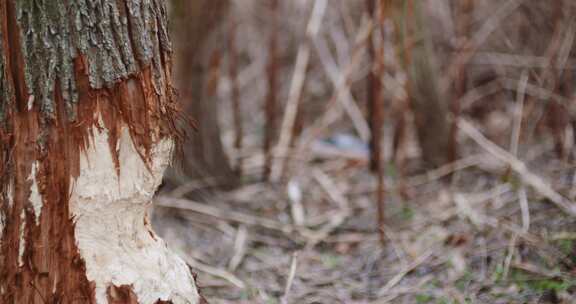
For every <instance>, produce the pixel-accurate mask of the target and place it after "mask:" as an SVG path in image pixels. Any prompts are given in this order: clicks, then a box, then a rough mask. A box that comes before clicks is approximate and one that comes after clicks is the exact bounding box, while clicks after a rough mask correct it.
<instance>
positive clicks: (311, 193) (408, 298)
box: [153, 0, 576, 304]
mask: <svg viewBox="0 0 576 304" xmlns="http://www.w3.org/2000/svg"><path fill="white" fill-rule="evenodd" d="M169 5H170V13H171V16H170V25H171V31H172V40H173V50H174V75H175V80H176V81H175V83H176V86H177V89H178V92H179V95H180V100H181V103H182V105H183V110H184V111H185V112H186V113H187V115H189V116H190V117H192V118H193V119H194V120H195V122H196V123H195V124H196V126H197V128H196V129H192V128H190V130H189V136H188V137H189V138H188V140H187V141H186V142H185V143H184V144H183V149H182V152H183V153H182V155H181V156H180V160H179V161H178V162H176V163H175V165H174V167H173V168H171V169H170V170H169V172H167V174H166V177H165V181H164V184H163V187H162V189H161V191H160V193H159V194H158V196H157V198H156V207H155V210H154V216H153V218H154V220H153V223H154V225H155V228H156V230H157V231H158V232H159V234H161V235H162V236H163V237H164V238H165V239H166V241H167V242H168V245H169V246H170V247H172V248H174V249H175V250H176V251H177V252H179V253H180V254H181V255H182V256H183V257H184V258H185V259H186V261H187V262H188V264H189V265H190V266H191V267H192V268H193V269H194V271H195V272H197V273H198V277H199V284H200V286H201V287H202V290H203V294H204V296H205V297H206V298H207V299H209V301H210V303H443V304H444V303H576V203H574V199H575V198H576V174H575V173H576V171H575V168H576V167H575V162H574V156H575V154H574V139H575V134H574V118H575V116H574V115H575V114H576V104H575V102H574V93H575V92H574V87H575V86H574V81H575V79H574V76H575V74H574V69H575V67H576V61H575V59H574V58H575V55H576V54H575V52H574V38H575V33H576V19H575V17H574V16H576V2H573V1H570V0H555V1H541V0H483V1H474V0H366V1H362V0H284V1H281V0H242V1H230V0H195V1H190V0H171V1H169Z"/></svg>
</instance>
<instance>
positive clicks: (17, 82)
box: [0, 0, 199, 304]
mask: <svg viewBox="0 0 576 304" xmlns="http://www.w3.org/2000/svg"><path fill="white" fill-rule="evenodd" d="M170 53H171V50H170V44H169V40H168V36H167V32H166V8H165V4H164V1H162V0H101V1H88V0H76V1H70V0H2V1H0V303H98V304H101V303H151V304H152V303H175V304H180V303H182V304H183V303H197V302H198V297H199V296H198V293H197V290H196V286H195V283H194V279H193V278H192V276H191V274H190V273H189V271H188V269H187V266H186V264H185V263H184V262H183V261H182V260H181V259H179V258H178V257H177V256H175V255H173V254H171V253H170V252H169V251H168V250H167V248H166V246H165V244H164V243H163V241H162V240H160V239H159V238H157V237H156V236H155V235H154V234H153V233H152V232H151V231H150V228H149V227H147V225H146V220H145V217H146V210H147V207H148V205H149V202H150V200H151V197H152V195H153V193H154V191H155V189H156V187H157V186H158V184H159V183H160V180H161V176H162V172H163V171H164V169H165V167H166V165H167V163H168V162H169V159H170V155H171V151H172V150H173V147H174V143H175V142H177V141H178V139H179V138H180V135H179V132H178V130H177V129H176V127H175V120H176V119H177V115H178V114H177V113H178V109H177V106H176V104H175V102H174V100H173V92H172V85H171V80H170V73H171V70H170V69H171V63H170ZM123 295H128V298H127V299H128V300H126V299H124V298H123Z"/></svg>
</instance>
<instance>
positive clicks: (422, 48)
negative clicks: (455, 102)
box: [398, 0, 450, 167]
mask: <svg viewBox="0 0 576 304" xmlns="http://www.w3.org/2000/svg"><path fill="white" fill-rule="evenodd" d="M398 3H400V5H406V6H408V7H402V8H401V9H402V10H404V11H405V12H407V13H406V15H404V16H403V19H404V20H403V23H404V24H403V25H401V26H400V27H399V29H405V31H406V32H405V33H403V35H402V37H401V39H402V44H403V45H404V48H405V49H406V50H408V51H407V52H406V53H408V54H407V55H404V65H405V68H406V72H407V77H408V88H409V89H408V91H409V95H410V102H411V106H412V109H413V112H414V121H415V124H416V133H417V136H418V141H419V144H420V149H421V151H422V159H423V160H424V162H425V164H426V165H427V166H432V167H439V166H442V165H444V164H446V163H447V162H449V153H450V149H449V148H450V124H449V121H448V103H447V96H445V95H446V92H443V91H442V90H441V88H440V83H439V75H440V70H439V69H438V66H437V65H436V62H435V60H436V59H437V58H436V54H435V52H434V48H433V45H432V37H431V35H430V33H429V32H428V24H427V23H426V19H425V16H424V11H423V8H422V5H424V3H423V2H422V1H418V0H411V1H407V2H398ZM412 39H413V40H412Z"/></svg>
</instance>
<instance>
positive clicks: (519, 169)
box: [458, 119, 576, 216]
mask: <svg viewBox="0 0 576 304" xmlns="http://www.w3.org/2000/svg"><path fill="white" fill-rule="evenodd" d="M458 127H459V128H460V129H461V130H462V131H463V132H464V133H465V134H466V135H468V136H469V137H470V138H472V139H473V140H474V141H475V142H476V143H477V144H478V145H480V146H481V147H482V148H483V149H485V150H486V151H487V152H489V153H490V154H492V155H493V156H494V157H495V158H496V159H498V160H500V161H502V162H504V163H507V164H508V165H509V166H510V167H511V168H512V169H513V170H514V171H516V173H517V174H518V175H519V176H520V178H521V179H522V181H523V182H524V183H526V184H528V185H530V186H531V187H532V188H534V190H536V191H537V192H539V193H540V194H542V195H543V196H545V197H546V198H548V199H549V200H550V201H551V202H553V203H554V204H556V206H558V207H559V208H560V209H561V210H563V211H564V212H566V213H567V214H570V215H572V216H576V205H575V204H574V202H572V201H571V200H569V199H567V198H565V197H564V196H562V195H560V194H559V193H558V192H556V191H555V190H554V189H552V187H551V186H550V185H549V184H548V183H547V182H546V181H544V179H542V178H541V177H539V176H538V175H536V174H534V173H532V172H530V171H529V170H528V168H526V165H525V164H524V163H523V162H522V161H520V160H519V159H517V158H516V157H514V155H512V154H510V153H509V152H507V151H506V150H504V149H502V148H500V147H499V146H497V145H496V144H494V143H493V142H491V141H490V140H488V139H487V138H486V137H484V135H482V133H480V131H478V130H477V129H476V128H474V127H473V126H472V124H471V123H469V122H467V121H466V120H464V119H460V120H459V121H458Z"/></svg>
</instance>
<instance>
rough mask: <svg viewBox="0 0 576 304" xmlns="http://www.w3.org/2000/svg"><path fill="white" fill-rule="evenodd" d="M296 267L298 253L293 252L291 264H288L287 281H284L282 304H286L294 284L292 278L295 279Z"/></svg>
mask: <svg viewBox="0 0 576 304" xmlns="http://www.w3.org/2000/svg"><path fill="white" fill-rule="evenodd" d="M297 266H298V252H294V253H293V254H292V262H291V263H290V273H289V274H288V280H287V281H286V288H285V289H284V296H283V297H282V300H281V303H282V304H288V295H289V294H290V289H292V284H293V283H294V278H295V277H296V268H297Z"/></svg>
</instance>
